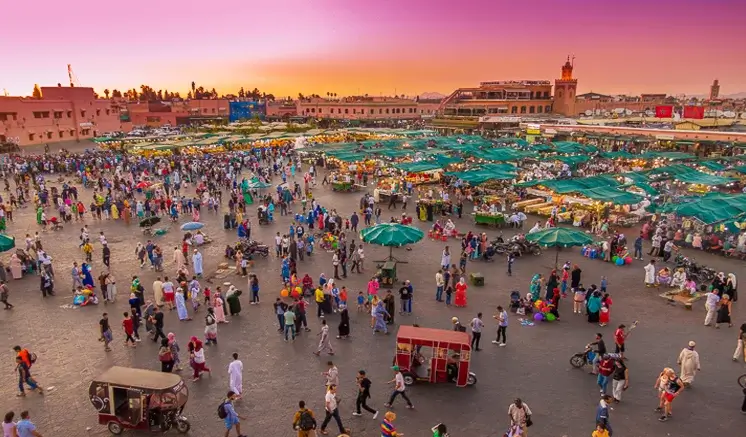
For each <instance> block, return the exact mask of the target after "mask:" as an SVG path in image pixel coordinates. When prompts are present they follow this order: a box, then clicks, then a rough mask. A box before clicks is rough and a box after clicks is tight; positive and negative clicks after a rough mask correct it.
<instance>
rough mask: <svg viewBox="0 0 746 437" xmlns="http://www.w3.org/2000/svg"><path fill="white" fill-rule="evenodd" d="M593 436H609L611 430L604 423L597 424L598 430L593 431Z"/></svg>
mask: <svg viewBox="0 0 746 437" xmlns="http://www.w3.org/2000/svg"><path fill="white" fill-rule="evenodd" d="M591 437H609V431H608V430H607V429H606V425H604V424H603V423H598V424H596V430H595V431H593V434H591Z"/></svg>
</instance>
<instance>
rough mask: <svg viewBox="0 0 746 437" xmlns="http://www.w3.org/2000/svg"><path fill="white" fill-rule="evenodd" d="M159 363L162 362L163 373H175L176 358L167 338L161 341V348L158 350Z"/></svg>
mask: <svg viewBox="0 0 746 437" xmlns="http://www.w3.org/2000/svg"><path fill="white" fill-rule="evenodd" d="M158 361H160V362H161V372H166V373H171V371H173V368H174V357H173V354H172V353H171V347H170V346H169V344H168V339H166V338H164V339H163V340H161V347H160V348H158Z"/></svg>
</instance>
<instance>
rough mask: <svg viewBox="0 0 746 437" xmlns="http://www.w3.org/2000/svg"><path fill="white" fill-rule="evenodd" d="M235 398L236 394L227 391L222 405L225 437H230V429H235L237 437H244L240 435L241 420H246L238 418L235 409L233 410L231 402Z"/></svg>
mask: <svg viewBox="0 0 746 437" xmlns="http://www.w3.org/2000/svg"><path fill="white" fill-rule="evenodd" d="M236 397H237V395H236V393H234V392H232V391H229V392H228V395H227V397H226V399H225V402H224V403H223V407H224V408H225V412H226V416H225V419H223V420H224V421H225V437H228V436H229V435H230V432H231V429H233V428H235V429H236V435H238V437H246V436H244V435H243V434H241V420H246V418H245V417H241V416H239V415H238V413H236V409H235V408H233V401H234V400H235V399H236Z"/></svg>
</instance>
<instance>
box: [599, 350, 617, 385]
mask: <svg viewBox="0 0 746 437" xmlns="http://www.w3.org/2000/svg"><path fill="white" fill-rule="evenodd" d="M613 372H614V360H612V359H611V357H609V355H604V356H603V357H602V358H601V361H600V362H599V363H598V380H597V382H598V387H599V388H600V389H601V394H606V387H607V386H608V385H609V377H610V376H611V374H612V373H613Z"/></svg>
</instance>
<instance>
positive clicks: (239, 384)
mask: <svg viewBox="0 0 746 437" xmlns="http://www.w3.org/2000/svg"><path fill="white" fill-rule="evenodd" d="M232 356H233V361H231V363H230V364H228V377H229V380H230V389H231V391H232V392H233V393H235V394H236V396H237V397H238V398H240V397H241V393H243V362H241V360H239V359H238V353H236V352H233V355H232Z"/></svg>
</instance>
